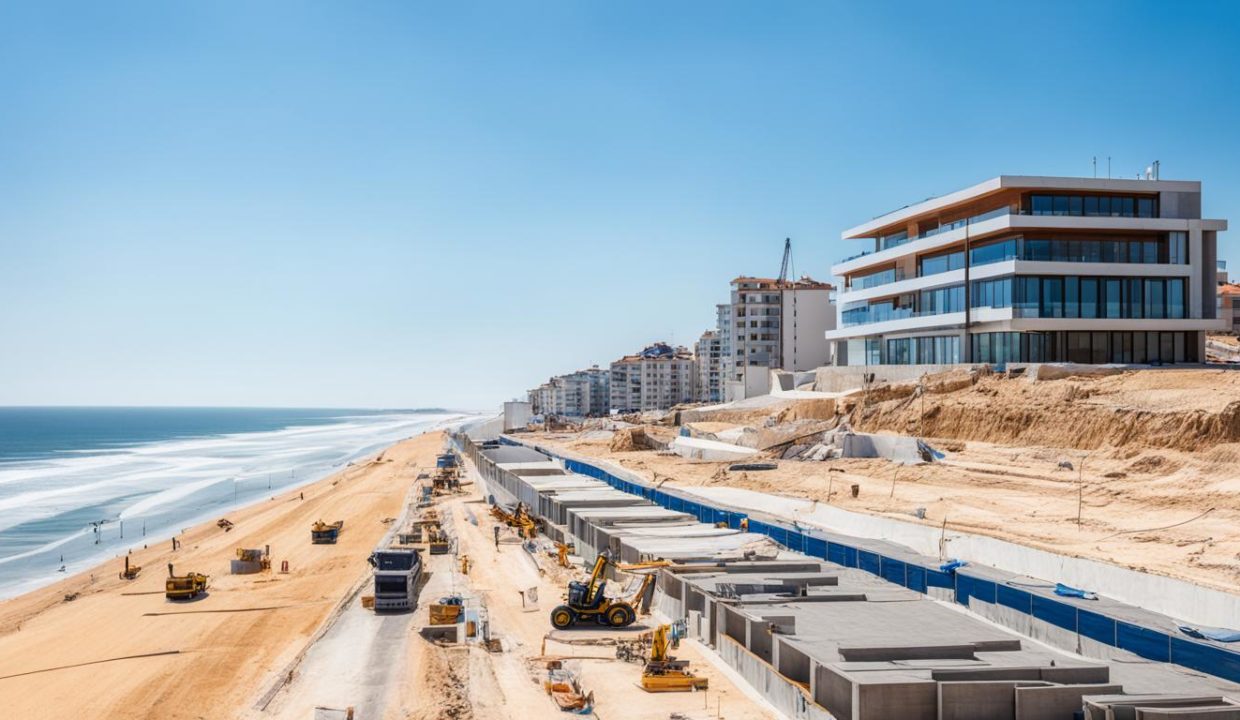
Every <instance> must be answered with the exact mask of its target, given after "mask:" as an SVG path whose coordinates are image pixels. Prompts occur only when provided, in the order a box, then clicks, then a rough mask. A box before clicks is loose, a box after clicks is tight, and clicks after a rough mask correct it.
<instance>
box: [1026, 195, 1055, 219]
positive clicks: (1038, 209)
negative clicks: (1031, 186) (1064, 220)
mask: <svg viewBox="0 0 1240 720" xmlns="http://www.w3.org/2000/svg"><path fill="white" fill-rule="evenodd" d="M1030 207H1031V208H1032V210H1033V214H1034V215H1050V214H1051V196H1050V195H1034V196H1033V198H1032V199H1031V201H1030Z"/></svg>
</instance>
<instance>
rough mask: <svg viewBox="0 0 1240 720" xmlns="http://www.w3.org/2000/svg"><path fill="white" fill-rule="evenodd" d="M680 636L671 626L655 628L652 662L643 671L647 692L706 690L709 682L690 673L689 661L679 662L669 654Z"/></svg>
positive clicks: (643, 687)
mask: <svg viewBox="0 0 1240 720" xmlns="http://www.w3.org/2000/svg"><path fill="white" fill-rule="evenodd" d="M679 640H680V635H679V634H676V633H674V632H673V631H672V626H670V625H660V626H659V627H657V628H655V631H654V637H653V638H652V639H651V641H650V660H649V661H648V662H647V663H646V667H645V668H643V669H642V689H643V690H645V691H646V692H689V691H692V690H705V689H706V688H707V685H708V684H709V681H708V680H707V679H706V678H702V677H697V676H696V675H694V674H693V673H692V672H690V671H689V661H688V660H677V659H676V658H674V657H672V656H671V655H670V654H668V650H669V649H670V648H673V647H675V646H676V645H677V644H678V641H679Z"/></svg>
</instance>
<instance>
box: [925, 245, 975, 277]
mask: <svg viewBox="0 0 1240 720" xmlns="http://www.w3.org/2000/svg"><path fill="white" fill-rule="evenodd" d="M963 267H964V250H958V251H956V252H951V253H943V254H942V255H930V256H927V257H923V258H920V259H918V261H917V276H918V277H924V276H926V275H938V274H939V273H945V272H947V271H949V270H960V269H962V268H963Z"/></svg>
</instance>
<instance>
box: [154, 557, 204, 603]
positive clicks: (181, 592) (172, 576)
mask: <svg viewBox="0 0 1240 720" xmlns="http://www.w3.org/2000/svg"><path fill="white" fill-rule="evenodd" d="M206 591H207V576H206V575H203V574H202V573H188V574H185V575H177V574H176V573H174V572H173V570H172V563H168V579H167V580H165V581H164V597H165V598H167V599H168V600H193V599H194V598H196V597H198V596H199V595H200V594H202V593H204V592H206Z"/></svg>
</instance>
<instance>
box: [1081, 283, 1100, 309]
mask: <svg viewBox="0 0 1240 720" xmlns="http://www.w3.org/2000/svg"><path fill="white" fill-rule="evenodd" d="M1081 317H1083V318H1096V317H1098V278H1081Z"/></svg>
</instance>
